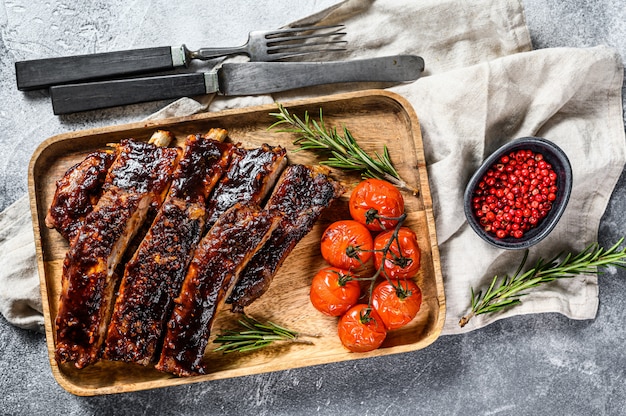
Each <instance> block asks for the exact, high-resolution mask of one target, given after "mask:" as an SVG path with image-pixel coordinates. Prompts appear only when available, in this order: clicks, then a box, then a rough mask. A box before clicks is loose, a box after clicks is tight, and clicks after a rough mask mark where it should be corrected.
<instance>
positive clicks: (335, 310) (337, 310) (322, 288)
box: [310, 267, 361, 316]
mask: <svg viewBox="0 0 626 416" xmlns="http://www.w3.org/2000/svg"><path fill="white" fill-rule="evenodd" d="M360 294H361V288H360V286H359V283H358V282H357V281H356V280H354V276H353V275H352V274H350V272H348V271H346V270H341V269H338V268H336V267H326V268H324V269H322V270H320V271H319V272H317V274H316V275H315V276H314V277H313V281H312V282H311V293H310V298H311V303H312V304H313V306H314V307H315V309H317V310H318V311H320V312H322V313H323V314H325V315H328V316H340V315H342V314H343V313H344V312H346V311H347V310H348V309H350V308H351V307H352V306H354V305H356V304H357V302H358V301H359V296H360Z"/></svg>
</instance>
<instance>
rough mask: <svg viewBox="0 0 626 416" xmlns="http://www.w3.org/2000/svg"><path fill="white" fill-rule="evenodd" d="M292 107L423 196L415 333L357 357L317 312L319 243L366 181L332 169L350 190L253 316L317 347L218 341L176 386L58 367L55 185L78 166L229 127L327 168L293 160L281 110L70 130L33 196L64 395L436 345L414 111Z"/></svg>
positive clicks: (440, 307)
mask: <svg viewBox="0 0 626 416" xmlns="http://www.w3.org/2000/svg"><path fill="white" fill-rule="evenodd" d="M283 104H284V105H285V106H286V107H287V108H288V109H289V110H290V111H291V112H293V113H296V114H299V115H302V114H303V113H304V111H309V113H310V114H311V115H312V116H314V115H316V114H318V113H319V109H320V108H322V109H323V112H324V120H325V122H326V123H327V124H329V125H332V126H336V127H338V128H341V127H342V126H344V125H345V126H346V127H348V128H349V129H350V131H351V132H352V133H353V135H354V137H355V138H356V139H357V141H358V142H359V144H360V145H361V146H362V147H363V148H364V149H365V150H366V151H368V152H373V151H379V152H380V151H381V149H382V145H383V144H386V145H387V146H388V148H389V152H390V154H391V158H392V160H393V162H394V165H395V166H396V167H397V169H398V171H399V173H400V175H401V176H402V177H403V178H404V179H405V180H407V181H408V182H410V183H411V184H412V185H414V186H418V188H419V189H420V193H419V195H417V196H414V195H411V194H410V193H407V192H404V193H403V195H404V198H405V205H406V210H407V212H408V213H409V214H408V219H407V222H406V225H408V226H409V227H411V228H412V229H413V230H414V231H415V232H416V233H417V236H418V243H419V245H420V248H421V250H422V261H421V263H422V265H421V270H420V272H419V274H418V275H417V276H416V278H415V280H416V282H417V283H418V285H419V286H420V288H421V289H422V292H423V304H422V308H421V310H420V312H419V314H418V316H417V317H416V319H414V320H413V322H412V323H411V324H409V325H408V326H407V327H405V328H402V329H400V330H396V331H392V332H390V333H389V335H388V337H387V339H386V341H385V343H384V344H383V346H382V347H381V348H380V349H378V350H375V351H372V352H369V353H359V354H357V353H350V352H348V351H347V350H346V349H344V348H343V347H342V345H341V343H340V342H339V339H338V337H337V332H336V326H337V319H336V318H330V317H326V316H324V315H322V314H321V313H319V312H317V311H316V310H315V309H314V308H313V307H312V306H311V304H310V302H309V298H308V295H309V285H310V281H311V279H312V277H313V275H314V274H315V273H316V272H317V271H318V270H319V269H321V268H322V267H324V266H325V263H324V260H323V259H322V258H321V256H320V252H319V239H320V236H321V234H322V232H323V231H324V229H325V228H326V227H327V226H328V225H329V224H330V223H332V222H333V221H335V220H338V219H347V218H348V217H349V213H348V209H347V200H348V197H349V194H350V191H351V189H352V188H353V187H354V185H355V184H356V183H357V182H358V181H359V180H360V178H359V176H358V175H355V174H346V173H344V172H341V171H338V170H333V171H332V176H333V177H334V178H336V179H338V180H340V181H341V182H342V183H343V184H344V185H345V186H346V187H347V188H348V191H347V192H346V194H345V195H344V196H342V197H341V199H340V200H339V201H338V202H337V203H336V204H335V205H333V206H332V208H331V209H328V210H327V211H326V212H325V213H324V215H323V216H322V218H320V220H319V221H318V223H317V224H316V225H315V227H314V228H313V230H312V231H311V233H310V234H309V235H307V236H306V237H305V238H304V239H303V240H302V241H301V242H300V243H299V244H298V245H297V246H296V248H295V249H294V251H293V252H292V253H291V255H290V256H289V257H288V258H287V260H286V261H285V263H284V265H283V266H282V268H281V269H280V271H279V273H278V275H277V276H276V277H275V279H274V281H273V283H272V285H271V287H270V289H269V291H268V292H267V293H266V294H265V295H263V296H262V297H261V298H260V299H259V300H258V301H256V302H255V303H253V304H252V305H250V306H249V307H248V308H247V310H246V312H247V313H248V314H250V315H252V316H254V317H256V318H258V319H261V320H271V321H273V322H276V323H278V324H281V325H284V326H286V327H289V328H291V329H294V330H296V331H301V332H304V333H315V334H318V335H319V337H318V338H315V339H314V340H313V341H314V345H313V346H310V345H298V344H292V345H285V346H277V347H270V348H266V349H262V350H259V351H256V352H253V353H245V354H238V353H236V354H228V355H222V354H221V353H215V352H213V351H212V350H213V348H215V347H216V345H215V344H212V343H209V346H208V348H207V352H206V354H205V358H206V360H207V362H208V363H209V367H208V368H209V373H208V374H206V375H203V376H197V377H189V378H175V377H173V376H171V375H168V374H164V373H161V372H158V371H156V370H155V369H153V368H151V367H148V368H146V367H142V366H138V365H133V364H124V363H115V362H107V361H102V362H99V363H97V364H96V365H93V366H90V367H87V368H84V369H82V370H77V369H75V368H73V367H72V366H70V365H58V364H57V363H56V361H55V360H54V336H55V331H54V319H55V317H56V313H57V307H58V299H59V292H60V279H61V273H62V263H63V258H64V257H65V252H66V251H67V248H68V246H67V243H66V242H65V240H63V238H62V237H61V236H60V234H58V233H57V232H56V231H54V230H49V229H47V228H46V227H45V225H44V217H45V215H46V212H47V209H48V207H49V205H50V203H51V200H52V196H53V193H54V190H55V181H56V180H57V179H58V178H60V177H61V176H62V175H63V173H64V172H65V170H67V169H68V168H69V167H70V166H72V165H74V164H75V163H77V162H78V161H80V160H81V159H82V158H84V157H85V156H86V154H87V153H89V152H91V151H93V150H96V149H100V148H103V147H105V146H106V144H107V143H112V142H117V141H119V140H120V139H123V138H128V137H132V138H135V139H141V140H147V139H148V138H149V137H150V135H151V134H152V133H153V132H154V130H156V129H166V130H170V131H171V132H172V133H174V134H175V135H176V137H177V140H178V143H179V144H180V143H182V141H183V139H184V137H185V136H186V135H187V134H192V133H196V132H205V131H208V130H209V129H210V128H212V127H221V128H224V129H227V130H228V132H229V140H232V141H233V142H239V143H241V144H242V145H243V146H245V147H254V146H258V145H260V144H262V143H268V144H271V145H282V146H285V147H286V148H287V149H288V158H289V161H290V162H291V163H308V164H315V163H319V161H320V160H319V159H318V158H317V157H316V156H315V155H314V154H312V153H310V152H304V151H301V152H294V151H293V150H294V149H295V148H294V146H293V145H292V141H293V140H294V138H295V137H294V136H293V135H292V134H289V133H279V132H276V131H269V130H268V126H270V125H271V124H272V123H273V122H274V121H275V119H274V118H273V117H272V116H270V115H269V113H271V112H275V111H276V106H275V105H264V106H258V107H250V108H245V109H238V110H227V111H223V112H219V113H204V114H199V115H193V116H188V117H182V118H175V119H167V120H160V121H148V122H140V123H133V124H127V125H119V126H111V127H106V128H99V129H93V130H87V131H76V132H69V133H65V134H61V135H58V136H54V137H51V138H49V139H47V140H46V141H44V142H43V143H42V144H41V145H40V146H39V148H38V149H37V150H36V152H35V153H34V155H33V157H32V159H31V163H30V167H29V192H30V200H31V209H32V215H33V227H34V233H35V240H36V249H37V258H38V266H39V274H40V280H41V293H42V298H43V308H44V318H45V327H46V338H47V345H48V351H49V360H50V365H51V367H52V372H53V374H54V376H55V378H56V380H57V381H58V382H59V384H60V385H61V386H62V387H63V388H65V389H66V390H67V391H69V392H71V393H73V394H76V395H86V396H87V395H98V394H111V393H120V392H128V391H135V390H143V389H151V388H158V387H165V386H171V385H178V384H186V383H195V382H201V381H208V380H214V379H222V378H229V377H238V376H245V375H250V374H258V373H263V372H270V371H279V370H287V369H291V368H298V367H303V366H310V365H318V364H326V363H333V362H339V361H346V360H353V359H361V358H368V357H376V356H382V355H388V354H396V353H403V352H408V351H414V350H419V349H421V348H424V347H426V346H428V345H430V344H431V343H432V342H434V341H435V340H436V339H437V337H438V336H439V334H440V333H441V329H442V327H443V323H444V318H445V297H444V289H443V280H442V276H441V268H440V260H439V251H438V246H437V238H436V232H435V221H434V218H433V210H432V200H431V195H430V189H429V185H428V176H427V172H426V165H425V159H424V151H423V145H422V136H421V132H420V126H419V122H418V119H417V116H416V114H415V112H414V110H413V109H412V108H411V106H410V104H409V103H408V102H407V101H406V100H404V99H403V98H402V97H400V96H398V95H396V94H393V93H390V92H387V91H381V90H369V91H361V92H357V93H348V94H337V95H331V96H326V97H321V98H315V99H305V100H298V101H292V102H288V103H283ZM238 317H239V316H238V315H235V314H232V313H230V311H229V310H227V309H224V310H221V311H220V312H219V314H218V316H217V318H216V320H215V324H214V328H213V332H212V333H213V335H212V337H214V336H215V335H217V334H218V333H219V332H221V331H222V330H224V329H231V328H234V327H236V320H237V318H238Z"/></svg>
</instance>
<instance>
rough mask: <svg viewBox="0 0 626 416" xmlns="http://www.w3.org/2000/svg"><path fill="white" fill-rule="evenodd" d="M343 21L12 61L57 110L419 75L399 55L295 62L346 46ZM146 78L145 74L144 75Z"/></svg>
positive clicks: (22, 86) (420, 65) (413, 61)
mask: <svg viewBox="0 0 626 416" xmlns="http://www.w3.org/2000/svg"><path fill="white" fill-rule="evenodd" d="M345 35H346V32H345V26H343V25H332V26H309V27H300V28H287V29H278V30H270V31H253V32H250V34H249V36H248V41H247V42H246V43H245V44H244V45H242V46H239V47H232V48H200V49H198V50H189V49H187V47H186V46H185V45H182V46H178V47H170V46H163V47H153V48H144V49H132V50H125V51H115V52H105V53H96V54H88V55H77V56H66V57H58V58H44V59H35V60H28V61H20V62H16V63H15V73H16V79H17V87H18V89H19V90H21V91H29V90H35V89H44V88H49V90H50V97H51V100H52V107H53V111H54V114H68V113H74V112H79V111H87V110H95V109H100V108H107V107H113V106H119V105H127V104H134V103H140V102H146V101H156V100H164V99H172V98H180V97H185V96H197V95H203V94H210V93H218V94H222V95H258V94H269V93H275V92H280V91H286V90H291V89H296V88H303V87H310V86H316V85H323V84H332V83H348V82H350V83H351V82H407V81H414V80H416V79H417V78H419V76H420V74H421V73H422V72H423V70H424V60H423V59H422V58H421V57H419V56H415V55H396V56H386V57H378V58H369V59H359V60H350V61H326V62H318V61H298V62H289V61H288V60H289V59H291V58H294V57H306V56H307V55H313V54H322V53H329V52H341V51H345V50H346V44H347V41H345V40H344V39H343V37H344V36H345ZM233 55H247V56H248V57H249V62H244V63H224V64H222V65H218V64H216V65H215V67H213V68H211V69H210V70H209V71H206V72H191V73H178V74H171V75H149V76H145V75H147V74H151V73H155V72H160V71H168V70H173V69H176V68H188V67H189V64H190V62H191V61H192V60H196V59H197V60H201V61H207V60H210V59H214V58H220V57H227V56H233ZM142 75H144V76H142Z"/></svg>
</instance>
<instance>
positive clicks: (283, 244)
mask: <svg viewBox="0 0 626 416" xmlns="http://www.w3.org/2000/svg"><path fill="white" fill-rule="evenodd" d="M343 191H344V189H343V187H342V186H341V185H340V184H339V183H338V182H336V181H333V180H332V179H330V177H329V176H328V170H327V169H325V168H322V167H320V166H314V167H313V166H304V165H291V166H288V167H287V168H286V169H285V171H284V172H283V174H282V175H281V177H280V179H279V180H278V183H277V184H276V188H275V189H274V192H273V193H272V195H271V197H270V199H269V201H268V202H267V205H266V209H269V210H275V211H278V212H280V213H282V215H283V216H282V219H281V222H280V224H279V225H278V227H277V228H276V230H274V232H273V233H272V236H271V237H270V239H269V240H268V241H267V243H266V244H265V245H264V246H263V247H262V248H261V249H260V250H259V252H258V253H257V254H256V255H255V256H254V257H253V258H252V260H250V262H249V263H248V265H247V266H246V268H245V269H244V271H243V272H242V273H241V277H240V278H239V281H238V282H237V285H236V286H235V287H234V289H233V291H232V293H231V295H230V297H229V298H228V300H227V303H230V304H232V310H233V312H242V311H243V308H244V307H245V306H247V305H249V304H251V303H252V302H253V301H255V300H256V299H258V298H259V297H260V296H261V295H262V294H263V293H265V292H266V291H267V289H268V288H269V285H270V283H271V282H272V279H273V278H274V275H275V274H276V272H277V271H278V269H279V268H280V266H281V265H282V263H283V261H284V260H285V259H286V258H287V256H288V255H289V254H290V253H291V251H292V250H293V248H294V247H295V246H296V244H297V243H298V242H299V241H300V240H301V239H302V238H304V236H305V235H307V234H308V233H309V232H310V231H311V229H312V228H313V225H314V224H315V222H316V221H317V220H318V219H319V217H320V215H321V214H322V211H323V210H324V209H325V208H327V207H328V206H329V205H330V204H331V203H332V202H333V201H334V200H335V199H337V198H339V196H341V194H342V193H343Z"/></svg>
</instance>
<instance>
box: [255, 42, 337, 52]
mask: <svg viewBox="0 0 626 416" xmlns="http://www.w3.org/2000/svg"><path fill="white" fill-rule="evenodd" d="M347 44H348V41H345V40H329V41H325V42H307V43H293V44H292V43H289V44H281V45H274V46H268V48H267V53H270V54H271V53H278V52H281V51H289V50H294V49H315V48H317V49H319V47H323V46H339V47H340V49H342V50H345V45H347ZM324 50H327V49H324Z"/></svg>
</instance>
